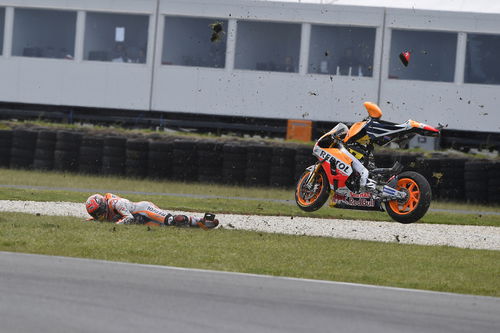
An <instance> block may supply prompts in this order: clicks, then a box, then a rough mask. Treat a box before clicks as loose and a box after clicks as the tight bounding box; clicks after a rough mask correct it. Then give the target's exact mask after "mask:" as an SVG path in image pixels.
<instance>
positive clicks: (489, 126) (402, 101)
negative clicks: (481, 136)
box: [380, 9, 500, 132]
mask: <svg viewBox="0 0 500 333" xmlns="http://www.w3.org/2000/svg"><path fill="white" fill-rule="evenodd" d="M391 28H398V29H426V30H443V31H449V30H452V31H456V32H459V38H458V41H457V45H458V46H457V57H456V69H455V82H450V83H444V82H442V83H438V82H429V81H414V80H411V81H410V80H392V79H388V68H389V46H390V32H389V29H391ZM461 32H462V34H460V33H461ZM466 32H483V33H496V34H500V19H499V17H498V16H495V15H487V14H482V15H479V14H464V13H444V12H435V11H434V12H433V11H416V12H415V11H411V10H396V9H392V10H391V9H388V10H387V15H386V33H385V36H386V38H385V40H384V56H383V59H384V61H383V64H382V65H383V67H382V73H381V74H382V77H381V89H380V106H381V108H382V110H383V111H384V119H386V120H389V121H394V122H402V121H404V120H406V119H410V118H411V119H415V120H419V121H423V122H428V123H429V124H430V125H437V124H438V123H441V124H443V125H448V128H450V129H459V130H474V131H488V132H499V131H500V113H499V112H498V103H499V101H500V86H499V85H497V86H493V85H481V84H464V83H463V66H464V63H465V34H463V33H466ZM401 51H403V50H401ZM410 61H411V58H410ZM410 65H411V63H410ZM492 66H500V65H499V63H496V64H492Z"/></svg>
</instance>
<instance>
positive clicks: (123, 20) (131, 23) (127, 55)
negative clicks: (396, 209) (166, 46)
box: [83, 12, 149, 64]
mask: <svg viewBox="0 0 500 333" xmlns="http://www.w3.org/2000/svg"><path fill="white" fill-rule="evenodd" d="M148 26H149V16H147V15H135V14H111V13H93V12H90V13H87V18H86V20H85V42H84V48H83V53H84V59H85V60H93V61H112V62H122V63H140V64H144V63H146V56H147V45H148Z"/></svg>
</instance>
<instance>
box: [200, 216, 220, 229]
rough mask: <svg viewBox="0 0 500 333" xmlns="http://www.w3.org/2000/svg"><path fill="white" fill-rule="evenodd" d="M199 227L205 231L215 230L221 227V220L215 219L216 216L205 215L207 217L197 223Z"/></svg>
mask: <svg viewBox="0 0 500 333" xmlns="http://www.w3.org/2000/svg"><path fill="white" fill-rule="evenodd" d="M197 225H198V227H200V228H202V229H204V230H208V229H213V228H215V227H217V226H218V225H219V220H217V219H216V218H215V214H212V213H205V216H203V218H202V219H200V220H199V221H198V222H197Z"/></svg>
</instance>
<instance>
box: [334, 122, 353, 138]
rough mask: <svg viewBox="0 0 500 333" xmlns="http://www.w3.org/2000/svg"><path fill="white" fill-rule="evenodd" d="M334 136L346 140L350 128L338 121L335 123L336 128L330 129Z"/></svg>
mask: <svg viewBox="0 0 500 333" xmlns="http://www.w3.org/2000/svg"><path fill="white" fill-rule="evenodd" d="M330 132H331V135H332V138H334V139H338V140H341V141H342V140H344V138H345V136H346V135H347V132H349V128H348V127H347V126H346V125H345V124H343V123H338V124H337V125H335V127H334V128H332V130H331V131H330Z"/></svg>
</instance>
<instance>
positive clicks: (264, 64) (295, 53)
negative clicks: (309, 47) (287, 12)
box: [234, 21, 301, 73]
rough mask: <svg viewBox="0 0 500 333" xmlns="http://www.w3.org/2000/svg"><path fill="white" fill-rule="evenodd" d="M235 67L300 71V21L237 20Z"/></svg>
mask: <svg viewBox="0 0 500 333" xmlns="http://www.w3.org/2000/svg"><path fill="white" fill-rule="evenodd" d="M237 31H238V33H237V38H236V52H235V53H236V54H235V64H234V67H235V68H238V69H252V70H259V71H275V72H294V73H297V72H298V71H299V54H300V35H301V25H300V24H289V23H271V22H248V21H240V22H238V30H237Z"/></svg>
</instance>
